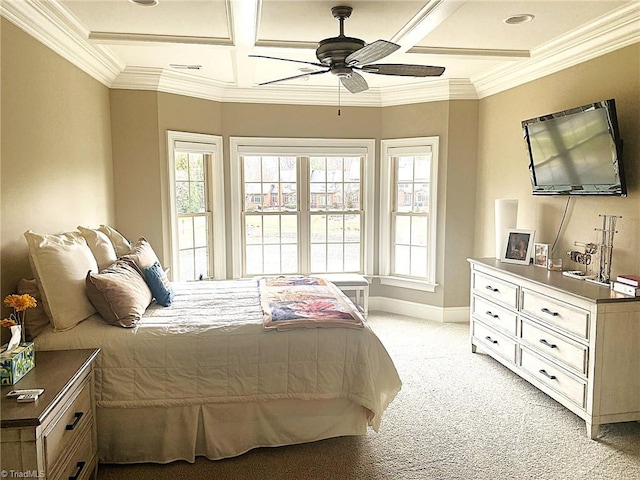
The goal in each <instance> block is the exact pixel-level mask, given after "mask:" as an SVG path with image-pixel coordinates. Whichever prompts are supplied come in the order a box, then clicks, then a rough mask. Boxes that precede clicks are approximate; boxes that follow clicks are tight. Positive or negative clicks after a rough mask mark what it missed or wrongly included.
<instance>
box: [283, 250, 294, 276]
mask: <svg viewBox="0 0 640 480" xmlns="http://www.w3.org/2000/svg"><path fill="white" fill-rule="evenodd" d="M297 271H298V247H297V246H296V245H282V273H297Z"/></svg>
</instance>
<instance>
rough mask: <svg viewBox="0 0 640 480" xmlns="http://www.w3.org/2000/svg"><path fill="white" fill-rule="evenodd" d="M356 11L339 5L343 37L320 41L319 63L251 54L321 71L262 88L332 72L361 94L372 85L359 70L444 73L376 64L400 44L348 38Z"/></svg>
mask: <svg viewBox="0 0 640 480" xmlns="http://www.w3.org/2000/svg"><path fill="white" fill-rule="evenodd" d="M352 11H353V9H352V8H351V7H347V6H337V7H333V8H332V9H331V14H332V15H333V17H334V18H335V19H336V20H338V21H339V22H340V34H339V35H338V36H337V37H330V38H325V39H324V40H320V42H318V48H317V49H316V58H317V59H318V62H320V63H318V62H305V61H301V60H291V59H288V58H279V57H269V56H265V55H249V56H250V57H254V58H267V59H271V60H283V61H286V62H296V63H305V64H308V65H313V66H314V67H318V68H320V69H321V70H314V71H312V72H305V73H303V74H301V75H294V76H291V77H286V78H280V79H277V80H271V81H269V82H263V83H261V84H260V85H269V84H272V83H279V82H284V81H287V80H293V79H296V78H301V77H305V76H306V77H308V76H310V75H318V74H322V73H327V72H330V73H332V74H333V75H335V76H337V77H338V78H339V79H340V82H341V83H342V85H343V86H344V87H345V88H346V89H347V90H349V91H350V92H351V93H359V92H363V91H365V90H367V89H368V88H369V85H368V84H367V81H366V80H365V79H364V77H363V76H362V75H360V73H358V71H361V72H365V73H373V74H377V75H395V76H405V77H437V76H440V75H442V74H443V73H444V67H433V66H428V65H410V64H397V63H387V64H375V63H373V62H376V61H378V60H381V59H383V58H384V57H386V56H388V55H390V54H392V53H393V52H395V51H396V50H398V49H399V48H400V45H397V44H395V43H392V42H389V41H386V40H376V41H375V42H373V43H369V44H366V43H365V42H364V40H361V39H359V38H353V37H347V36H345V34H344V21H345V20H346V19H347V18H349V17H350V16H351V12H352Z"/></svg>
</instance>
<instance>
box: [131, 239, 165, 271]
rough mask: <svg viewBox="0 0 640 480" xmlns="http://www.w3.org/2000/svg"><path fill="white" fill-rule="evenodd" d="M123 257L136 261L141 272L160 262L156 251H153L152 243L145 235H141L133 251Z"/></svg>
mask: <svg viewBox="0 0 640 480" xmlns="http://www.w3.org/2000/svg"><path fill="white" fill-rule="evenodd" d="M122 258H123V259H125V260H129V261H131V262H134V263H135V264H136V265H137V266H138V268H139V269H140V271H141V272H144V271H145V270H146V269H147V268H149V267H150V266H152V265H153V264H154V263H160V260H158V256H157V255H156V252H154V251H153V248H151V244H150V243H149V242H148V241H147V239H146V238H144V237H140V238H139V239H138V241H137V242H136V243H135V244H134V245H133V248H131V251H130V252H129V253H128V254H127V255H124V256H123V257H122Z"/></svg>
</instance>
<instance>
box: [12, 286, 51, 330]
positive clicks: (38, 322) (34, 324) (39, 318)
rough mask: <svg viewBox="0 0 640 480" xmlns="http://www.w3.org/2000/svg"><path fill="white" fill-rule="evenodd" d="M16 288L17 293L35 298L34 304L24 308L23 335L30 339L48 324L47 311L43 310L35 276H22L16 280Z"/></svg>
mask: <svg viewBox="0 0 640 480" xmlns="http://www.w3.org/2000/svg"><path fill="white" fill-rule="evenodd" d="M17 290H18V295H24V294H25V293H26V294H29V295H31V296H32V297H33V298H35V299H36V306H35V307H34V308H30V309H28V310H26V312H25V313H26V317H25V318H26V320H25V322H24V330H25V336H26V338H27V340H29V341H31V340H33V339H34V338H36V337H37V336H38V335H40V333H42V330H44V329H45V327H46V326H47V325H49V317H47V313H46V312H45V311H44V306H43V305H42V296H41V295H40V290H39V289H38V284H37V283H36V280H35V278H32V279H31V280H27V279H26V278H23V279H22V280H20V281H19V282H18V289H17Z"/></svg>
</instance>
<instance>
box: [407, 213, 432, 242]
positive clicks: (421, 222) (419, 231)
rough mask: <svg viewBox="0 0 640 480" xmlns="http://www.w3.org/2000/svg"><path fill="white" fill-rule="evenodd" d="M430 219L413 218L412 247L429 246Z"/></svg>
mask: <svg viewBox="0 0 640 480" xmlns="http://www.w3.org/2000/svg"><path fill="white" fill-rule="evenodd" d="M428 228H429V225H428V218H427V217H413V218H412V222H411V245H417V246H421V247H426V246H427V234H428Z"/></svg>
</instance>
